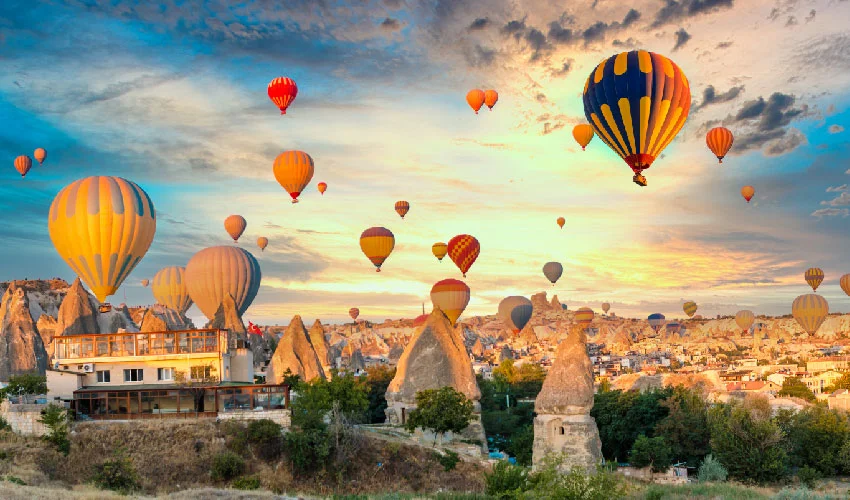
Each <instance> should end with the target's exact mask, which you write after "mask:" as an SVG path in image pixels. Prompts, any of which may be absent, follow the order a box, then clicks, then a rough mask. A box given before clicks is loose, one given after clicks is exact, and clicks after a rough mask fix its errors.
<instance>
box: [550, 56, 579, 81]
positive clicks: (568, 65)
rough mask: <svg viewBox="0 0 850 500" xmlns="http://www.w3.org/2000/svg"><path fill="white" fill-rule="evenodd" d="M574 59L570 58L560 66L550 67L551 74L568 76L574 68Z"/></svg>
mask: <svg viewBox="0 0 850 500" xmlns="http://www.w3.org/2000/svg"><path fill="white" fill-rule="evenodd" d="M574 63H575V61H574V60H572V59H568V60H566V61H564V62H563V63H562V64H561V67H559V68H550V69H549V75H550V76H556V77H557V76H566V75H567V74H568V73H569V72H570V70H571V69H573V64H574Z"/></svg>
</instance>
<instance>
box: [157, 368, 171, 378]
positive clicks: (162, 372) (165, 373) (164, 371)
mask: <svg viewBox="0 0 850 500" xmlns="http://www.w3.org/2000/svg"><path fill="white" fill-rule="evenodd" d="M156 378H157V380H174V368H157V369H156Z"/></svg>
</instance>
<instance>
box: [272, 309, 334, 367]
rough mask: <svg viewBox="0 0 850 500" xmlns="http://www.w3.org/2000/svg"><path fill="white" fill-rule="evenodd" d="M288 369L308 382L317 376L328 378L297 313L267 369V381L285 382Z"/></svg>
mask: <svg viewBox="0 0 850 500" xmlns="http://www.w3.org/2000/svg"><path fill="white" fill-rule="evenodd" d="M287 369H288V370H289V371H291V372H292V374H293V375H298V376H300V377H301V380H305V381H308V382H309V381H310V380H313V379H315V378H317V377H318V378H322V379H324V378H326V377H325V372H324V370H322V364H321V363H320V362H319V357H318V356H317V355H316V350H315V349H313V344H311V343H310V337H309V335H308V333H307V329H306V328H305V327H304V322H303V321H301V316H297V315H296V316H295V317H294V318H292V321H290V322H289V326H288V327H287V328H286V331H285V332H283V337H281V339H280V342H278V344H277V349H275V351H274V355H273V356H272V359H271V361H270V362H269V367H268V369H267V370H266V382H267V383H272V384H281V383H283V375H284V373H285V372H286V370H287Z"/></svg>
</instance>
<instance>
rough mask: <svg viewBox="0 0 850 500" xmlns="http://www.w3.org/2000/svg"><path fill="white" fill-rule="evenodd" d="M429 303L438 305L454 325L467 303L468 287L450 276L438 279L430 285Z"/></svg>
mask: <svg viewBox="0 0 850 500" xmlns="http://www.w3.org/2000/svg"><path fill="white" fill-rule="evenodd" d="M431 303H433V304H434V306H435V307H439V308H440V310H441V311H443V313H445V315H446V316H447V317H448V318H449V321H451V322H452V325H454V324H455V323H457V319H458V318H459V317H460V315H461V314H463V311H464V309H466V305H467V304H469V287H468V286H466V283H464V282H463V281H460V280H456V279H451V278H449V279H444V280H441V281H438V282H436V283H434V286H433V287H431Z"/></svg>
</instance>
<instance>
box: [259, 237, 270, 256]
mask: <svg viewBox="0 0 850 500" xmlns="http://www.w3.org/2000/svg"><path fill="white" fill-rule="evenodd" d="M257 246H258V247H260V251H261V252H262V251H265V249H266V247H267V246H269V239H268V238H266V237H265V236H260V237H259V238H257Z"/></svg>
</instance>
